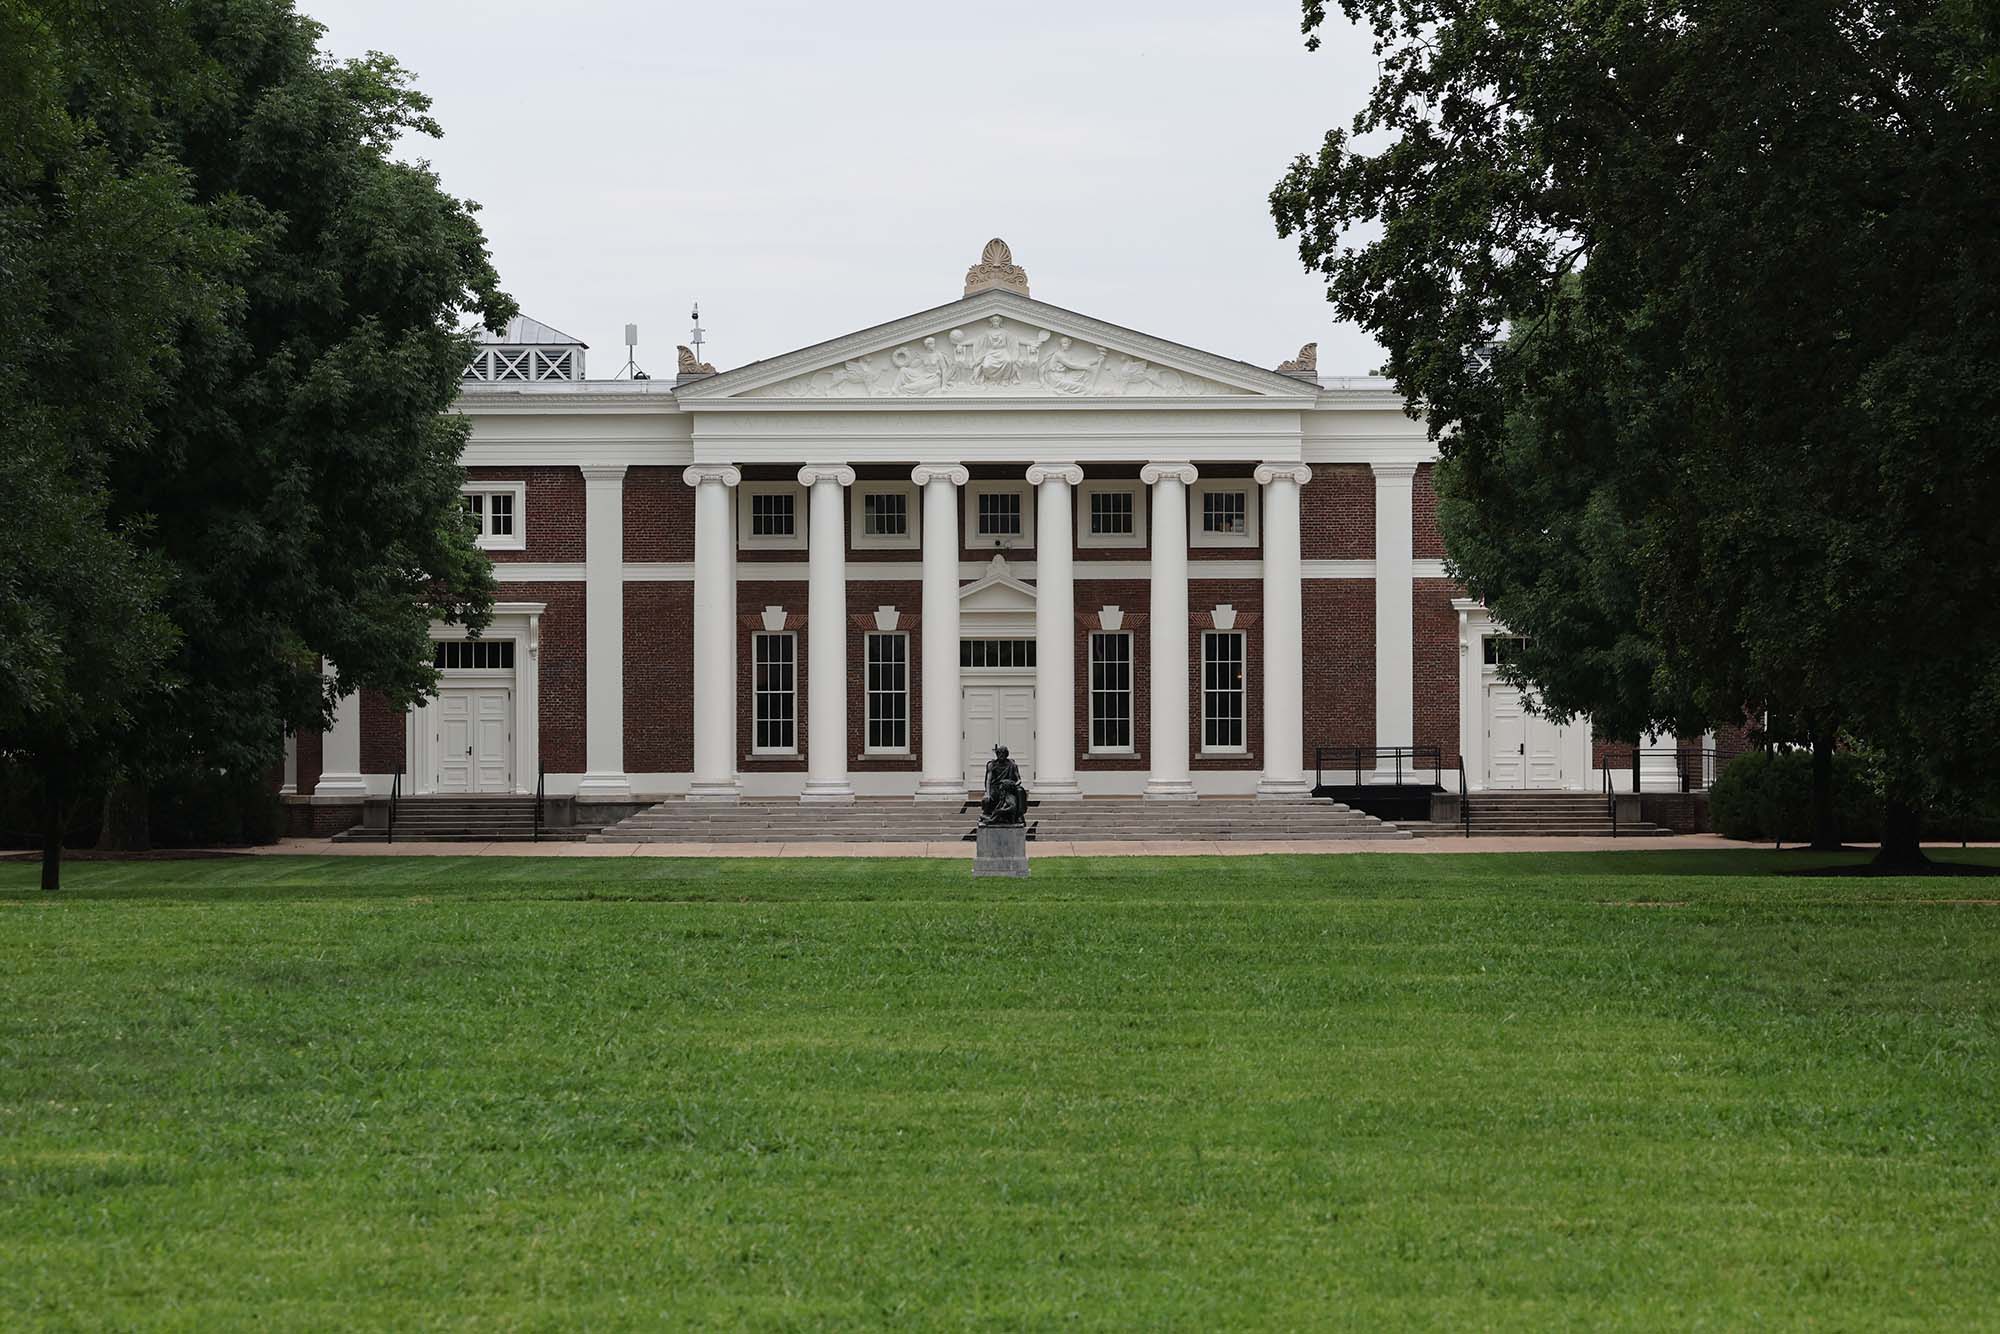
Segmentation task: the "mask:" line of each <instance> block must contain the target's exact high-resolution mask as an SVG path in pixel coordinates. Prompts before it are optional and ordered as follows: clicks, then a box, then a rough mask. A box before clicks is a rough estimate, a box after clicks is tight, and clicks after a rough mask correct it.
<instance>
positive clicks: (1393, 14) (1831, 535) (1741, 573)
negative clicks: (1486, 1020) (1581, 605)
mask: <svg viewBox="0 0 2000 1334" xmlns="http://www.w3.org/2000/svg"><path fill="white" fill-rule="evenodd" d="M1341 8H1342V9H1343V10H1344V11H1345V13H1346V14H1347V15H1348V17H1349V18H1351V19H1353V20H1355V21H1356V22H1360V23H1363V24H1365V25H1366V26H1368V27H1369V28H1370V29H1371V30H1372V32H1373V33H1374V35H1375V39H1376V43H1377V46H1378V50H1379V52H1380V69H1381V74H1380V78H1379V80H1378V82H1377V84H1376V86H1375V88H1374V89H1373V92H1372V95H1371V97H1370V100H1369V103H1368V105H1367V107H1366V109H1365V110H1364V111H1363V112H1362V113H1361V115H1360V116H1359V117H1358V118H1357V121H1356V125H1355V130H1356V132H1357V133H1358V134H1360V135H1364V136H1374V135H1380V136H1382V139H1383V142H1382V143H1381V145H1380V146H1379V147H1378V146H1375V145H1374V144H1373V143H1372V142H1370V143H1368V144H1366V145H1364V144H1362V143H1359V142H1357V141H1356V140H1355V139H1354V138H1351V137H1350V136H1348V135H1346V134H1343V133H1341V132H1338V131H1336V132H1334V133H1331V134H1329V135H1328V136H1327V138H1326V140H1325V142H1324V143H1323V144H1322V146H1321V148H1320V150H1319V152H1318V153H1317V155H1315V156H1314V157H1310V158H1301V159H1300V160H1299V161H1298V163H1296V164H1295V166H1294V168H1293V169H1292V171H1291V172H1290V173H1289V174H1288V176H1287V177H1286V179H1285V180H1284V181H1283V182H1281V183H1280V185H1279V186H1278V188H1277V189H1276V190H1275V191H1274V193H1273V199H1272V202H1273V208H1274V212H1275V215H1276V217H1277V219H1278V222H1279V225H1280V228H1281V230H1283V231H1286V232H1293V231H1295V232H1297V233H1298V235H1299V238H1300V247H1301V254H1302V256H1303V258H1304V259H1305V261H1306V262H1307V264H1308V265H1309V266H1311V267H1313V268H1315V269H1317V270H1319V271H1321V272H1323V273H1324V274H1325V275H1326V276H1327V278H1328V280H1329V293H1328V294H1329V297H1330V299H1332V300H1333V301H1334V302H1335V304H1336V306H1337V307H1338V308H1339V309H1340V310H1341V312H1342V314H1343V315H1345V316H1347V317H1348V318H1351V319H1355V320H1357V321H1359V322H1360V323H1362V324H1364V325H1365V326H1367V327H1369V328H1370V329H1372V330H1373V331H1375V332H1376V333H1377V334H1378V336H1379V337H1381V338H1382V340H1383V342H1384V343H1385V344H1386V346H1387V347H1388V349H1389V353H1390V371H1391V373H1392V374H1393V375H1394V376H1395V378H1396V379H1397V382H1398V385H1399V387H1400V388H1402V389H1403V391H1404V392H1405V393H1407V394H1409V395H1410V396H1411V398H1412V400H1413V401H1414V402H1416V403H1419V404H1420V405H1421V406H1422V410H1423V411H1424V412H1425V413H1426V415H1427V416H1428V418H1429V421H1430V424H1431V428H1432V430H1433V431H1434V432H1435V433H1436V434H1437V436H1438V438H1439V442H1440V449H1441V452H1442V454H1443V455H1444V456H1445V458H1446V459H1447V460H1449V461H1453V464H1452V466H1456V460H1457V459H1459V458H1461V457H1464V458H1468V459H1470V458H1474V457H1476V456H1478V455H1480V454H1481V453H1492V452H1494V451H1497V450H1500V449H1501V448H1502V447H1503V445H1502V443H1501V442H1504V440H1505V439H1506V437H1507V432H1508V430H1509V422H1510V415H1511V414H1516V413H1517V412H1518V410H1519V408H1520V406H1521V404H1522V402H1523V401H1524V393H1525V390H1524V386H1525V387H1527V388H1529V389H1531V388H1533V386H1530V385H1528V381H1527V379H1526V377H1525V376H1522V375H1518V374H1515V375H1510V374H1509V373H1508V367H1507V361H1508V358H1509V353H1508V352H1507V351H1505V350H1503V351H1502V353H1501V354H1500V356H1499V357H1498V358H1496V359H1494V361H1493V363H1492V366H1491V367H1490V368H1489V367H1488V366H1487V365H1485V364H1482V362H1481V361H1480V360H1479V359H1477V358H1475V357H1474V356H1473V355H1472V353H1473V352H1474V351H1475V350H1476V349H1478V348H1480V347H1481V346H1483V345H1484V344H1486V343H1487V342H1488V341H1489V340H1492V339H1493V338H1494V337H1495V336H1496V335H1497V334H1498V333H1499V332H1500V331H1501V330H1502V328H1503V325H1504V324H1505V322H1506V317H1507V316H1510V315H1512V316H1518V318H1517V319H1516V320H1515V321H1514V329H1513V339H1512V340H1511V341H1514V342H1522V341H1523V340H1525V341H1526V342H1530V343H1534V342H1539V344H1540V346H1539V348H1538V350H1537V352H1536V354H1535V355H1537V356H1538V357H1540V358H1541V359H1542V361H1543V364H1544V366H1545V367H1546V366H1547V365H1548V364H1549V358H1550V357H1554V358H1556V361H1557V364H1559V365H1560V366H1561V367H1562V368H1563V369H1564V371H1565V372H1566V373H1567V374H1568V375H1570V376H1571V378H1572V379H1573V380H1575V381H1576V382H1577V388H1579V390H1580V391H1581V392H1583V393H1584V395H1585V396H1586V397H1587V398H1588V399H1591V400H1595V401H1597V402H1599V403H1601V405H1602V420H1601V423H1600V424H1599V429H1598V431H1597V433H1596V447H1597V449H1598V450H1599V451H1601V453H1600V456H1599V457H1597V458H1596V459H1595V460H1594V461H1593V463H1592V467H1593V469H1594V470H1595V471H1597V472H1599V473H1600V474H1602V475H1609V476H1617V475H1619V474H1621V473H1624V472H1626V471H1627V470H1628V469H1629V470H1630V473H1631V477H1630V479H1629V482H1628V484H1625V485H1623V486H1622V487H1621V488H1620V489H1621V494H1623V495H1624V496H1625V497H1626V498H1627V503H1626V504H1625V506H1624V509H1623V516H1622V522H1624V523H1625V524H1626V525H1627V527H1628V530H1629V533H1630V541H1631V544H1632V547H1633V549H1634V551H1635V552H1636V553H1637V555H1638V557H1639V559H1638V562H1637V571H1638V575H1639V584H1638V590H1637V593H1638V596H1637V598H1636V600H1635V604H1634V606H1633V608H1632V617H1633V620H1632V625H1633V626H1634V628H1635V629H1636V630H1637V632H1638V633H1640V634H1641V635H1642V636H1643V637H1645V638H1646V639H1647V640H1649V641H1650V642H1651V643H1653V644H1655V645H1656V646H1657V648H1658V652H1659V654H1660V677H1661V679H1662V680H1664V681H1668V682H1671V683H1672V686H1673V691H1674V693H1676V694H1684V695H1685V696H1686V697H1687V698H1688V699H1690V700H1691V701H1692V702H1693V704H1694V705H1695V707H1696V708H1697V709H1698V711H1700V712H1702V713H1705V714H1707V715H1709V716H1711V717H1720V716H1728V715H1729V714H1731V713H1737V711H1739V710H1742V709H1745V708H1748V709H1750V710H1753V711H1758V712H1763V711H1766V710H1769V711H1771V712H1772V713H1773V714H1775V715H1781V716H1784V717H1787V718H1792V719H1804V720H1808V722H1807V723H1806V725H1807V726H1810V727H1813V728H1818V729H1824V728H1826V727H1828V726H1830V725H1831V724H1832V723H1835V722H1837V723H1838V725H1840V726H1842V727H1844V728H1845V729H1847V730H1848V731H1849V732H1850V733H1852V734H1853V735H1855V736H1857V737H1859V738H1861V739H1862V740H1863V741H1865V742H1866V743H1867V744H1868V745H1869V747H1870V748H1871V750H1872V752H1873V753H1874V754H1876V755H1877V756H1879V757H1880V759H1881V763H1882V766H1883V771H1884V776H1885V781H1886V784H1887V787H1888V791H1889V797H1890V806H1891V812H1892V817H1893V818H1892V819H1891V821H1890V822H1889V824H1890V831H1891V832H1890V837H1889V838H1888V839H1886V840H1885V854H1887V855H1889V856H1892V857H1894V858H1900V859H1909V858H1913V857H1915V856H1917V855H1920V854H1918V853H1917V847H1916V834H1917V827H1916V824H1915V811H1916V810H1917V809H1918V808H1919V806H1920V805H1921V803H1922V801H1923V799H1924V798H1925V796H1926V795H1928V793H1929V792H1930V790H1931V789H1932V788H1933V786H1934V785H1935V784H1936V783H1937V782H1939V781H1940V780H1941V779H1942V778H1944V777H1945V776H1947V775H1949V776H1950V777H1951V778H1952V780H1953V781H1954V782H1958V783H1964V782H1967V781H1979V779H1980V776H1981V775H1982V774H1991V772H1992V770H1993V756H1992V753H1991V751H1990V749H1986V748H1985V747H1984V740H1983V739H1984V738H1986V737H1988V736H1990V734H1991V729H1992V727H1993V725H1994V724H1993V720H1992V719H1991V717H1990V716H1988V712H1987V711H1988V709H1989V708H1990V705H1989V704H1983V703H1982V701H1990V700H1991V699H1992V698H1993V696H1994V691H1993V682H1994V676H1995V672H1996V670H2000V666H1996V664H2000V626H1996V625H1995V624H1994V622H1993V620H1992V618H1991V617H1990V616H1988V615H1986V614H1985V612H1984V610H1983V609H1984V608H1985V607H1987V606H1989V605H1990V604H1991V601H1992V599H1993V597H1994V595H1995V594H1996V593H2000V559H1996V556H2000V551H1996V549H1995V545H1994V544H1995V536H1994V527H1995V526H1994V524H1993V522H1992V515H1993V514H1994V513H1996V512H2000V445H1997V444H1996V442H2000V377H1995V376H1994V375H1993V374H1992V373H1991V367H1992V366H1993V365H1994V364H1995V359H1996V354H2000V321H1996V320H1995V319H1994V318H1993V311H1994V310H1995V308H1996V300H2000V214H1996V211H1995V210H1994V209H1993V207H1992V200H1993V199H1994V198H1996V197H2000V153H1996V151H1995V149H1996V147H2000V120H1996V104H1995V97H1994V90H1995V80H1994V77H1993V71H1994V68H1995V55H1996V51H2000V9H1996V7H1995V6H1994V5H1992V4H1991V3H1975V2H1966V3H1950V4H1918V5H1909V6H1888V5H1882V4H1877V3H1863V2H1861V0H1836V2H1835V3H1829V4H1825V5H1808V6H1777V7H1773V6H1770V5H1768V4H1762V3H1753V2H1752V0H1719V2H1716V3H1696V4H1682V5H1678V6H1667V7H1661V6H1657V5H1647V4H1640V3H1634V2H1631V0H1598V2H1596V3H1568V4H1557V5H1522V4H1520V3H1518V0H1342V5H1341ZM1305 10H1306V24H1305V26H1306V29H1307V31H1308V32H1309V33H1311V32H1314V31H1315V30H1316V29H1317V28H1318V26H1319V25H1320V24H1321V23H1322V22H1323V20H1324V12H1323V6H1322V5H1321V4H1319V3H1317V0H1307V3H1306V5H1305ZM1369 225H1373V226H1375V227H1377V228H1378V229H1379V231H1378V234H1377V235H1376V236H1375V237H1374V238H1373V239H1369V240H1367V241H1365V242H1362V243H1358V244H1357V243H1355V242H1354V241H1353V239H1352V238H1353V237H1354V236H1355V235H1356V229H1357V228H1361V227H1365V226H1369ZM1586 335H1587V336H1586ZM1604 340H1609V342H1610V343H1611V344H1612V346H1613V348H1614V349H1615V355H1608V356H1597V357H1595V358H1594V359H1592V358H1590V357H1588V356H1585V355H1573V354H1580V353H1586V352H1588V351H1589V350H1590V346H1591V345H1592V344H1593V343H1601V342H1603V341H1604ZM1526 398H1527V399H1532V398H1533V395H1532V394H1527V395H1526ZM1541 398H1542V399H1543V400H1544V401H1546V398H1547V395H1546V394H1543V395H1541ZM1512 419H1513V420H1516V421H1518V417H1517V416H1515V417H1512ZM1476 473H1477V470H1476V469H1473V468H1468V469H1467V470H1466V472H1465V474H1464V476H1465V478H1466V480H1467V481H1468V482H1469V483H1471V484H1472V487H1473V489H1468V490H1467V491H1466V492H1465V493H1464V494H1465V498H1466V499H1467V501H1468V503H1469V504H1472V505H1478V504H1480V503H1482V502H1483V500H1484V494H1483V493H1482V492H1481V491H1479V490H1478V489H1476V486H1477V482H1476ZM1447 537H1448V540H1449V539H1450V537H1451V534H1450V533H1448V534H1447ZM1487 591H1488V593H1489V594H1495V595H1498V596H1503V597H1504V596H1506V594H1504V593H1497V594H1496V591H1495V589H1493V588H1489V589H1488V590H1487ZM1510 619H1511V618H1510ZM1518 628H1521V629H1523V630H1526V631H1527V632H1529V633H1531V634H1533V633H1536V632H1537V630H1538V629H1539V628H1540V627H1538V626H1537V625H1535V624H1532V623H1531V624H1523V625H1521V626H1519V627H1518ZM1737 716H1740V713H1737Z"/></svg>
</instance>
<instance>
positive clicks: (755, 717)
mask: <svg viewBox="0 0 2000 1334" xmlns="http://www.w3.org/2000/svg"><path fill="white" fill-rule="evenodd" d="M767 639H788V640H790V641H791V654H792V661H791V667H792V686H791V689H790V691H788V692H787V693H788V694H790V696H791V699H792V717H791V723H792V744H791V745H789V746H760V745H758V744H757V733H758V730H759V729H758V723H759V721H760V720H761V713H762V705H763V702H764V698H765V696H766V695H769V694H775V693H776V692H774V691H765V690H759V689H758V688H757V648H758V645H759V644H760V643H762V642H763V641H764V640H767ZM750 753H751V754H752V755H797V754H798V753H799V635H798V631H796V630H753V631H751V632H750Z"/></svg>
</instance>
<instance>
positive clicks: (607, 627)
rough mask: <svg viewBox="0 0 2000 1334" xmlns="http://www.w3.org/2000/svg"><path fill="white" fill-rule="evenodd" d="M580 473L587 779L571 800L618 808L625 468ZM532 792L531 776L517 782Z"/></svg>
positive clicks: (626, 782) (625, 790)
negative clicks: (615, 804)
mask: <svg viewBox="0 0 2000 1334" xmlns="http://www.w3.org/2000/svg"><path fill="white" fill-rule="evenodd" d="M582 472H583V624H584V637H585V644H584V676H583V690H584V718H585V725H584V755H583V767H584V774H583V778H582V780H581V781H580V782H579V783H578V784H577V786H576V795H577V796H579V797H582V798H584V799H586V800H590V799H601V800H610V801H618V800H622V799H623V798H626V797H629V796H631V795H632V780H631V779H629V778H627V777H626V776H625V465H624V464H622V463H612V464H585V465H584V466H583V469H582ZM521 780H522V781H521V787H522V790H523V791H528V792H532V791H534V788H533V786H532V784H533V782H534V775H532V774H523V775H521Z"/></svg>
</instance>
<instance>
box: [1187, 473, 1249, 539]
mask: <svg viewBox="0 0 2000 1334" xmlns="http://www.w3.org/2000/svg"><path fill="white" fill-rule="evenodd" d="M1217 491H1241V492H1242V493H1243V531H1242V532H1240V533H1211V532H1208V531H1207V530H1205V529H1204V528H1203V527H1202V515H1203V513H1204V512H1205V511H1206V510H1207V508H1208V500H1207V497H1208V496H1209V495H1211V494H1213V493H1215V492H1217ZM1261 491H1262V488H1261V487H1259V486H1258V485H1257V483H1256V482H1255V481H1254V480H1252V479H1251V478H1248V477H1218V478H1216V479H1215V480H1214V481H1201V482H1196V483H1195V484H1194V485H1193V486H1190V487H1189V488H1188V545H1189V546H1191V547H1254V546H1256V545H1257V543H1258V541H1259V540H1260V538H1259V536H1258V533H1257V526H1258V525H1257V518H1258V512H1259V511H1260V510H1262V509H1263V508H1264V505H1263V501H1264V497H1263V495H1262V494H1261Z"/></svg>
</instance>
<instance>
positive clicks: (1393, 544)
mask: <svg viewBox="0 0 2000 1334" xmlns="http://www.w3.org/2000/svg"><path fill="white" fill-rule="evenodd" d="M1370 467H1371V468H1373V470H1374V473H1375V744H1376V746H1378V747H1382V746H1411V745H1415V744H1416V737H1417V715H1416V694H1415V685H1414V677H1415V672H1416V668H1415V662H1414V654H1415V650H1416V633H1417V632H1416V620H1415V610H1414V608H1415V600H1414V597H1413V595H1412V582H1411V581H1412V580H1413V579H1414V577H1415V575H1414V572H1413V567H1412V537H1411V495H1412V491H1413V488H1414V486H1415V479H1416V475H1417V465H1416V464H1414V463H1376V464H1371V465H1370ZM1376 765H1377V768H1378V769H1380V770H1384V771H1393V770H1394V768H1395V765H1394V762H1393V761H1391V760H1387V759H1378V760H1377V762H1376ZM1404 768H1405V769H1406V770H1407V769H1408V768H1409V765H1408V764H1407V763H1405V765H1404Z"/></svg>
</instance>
